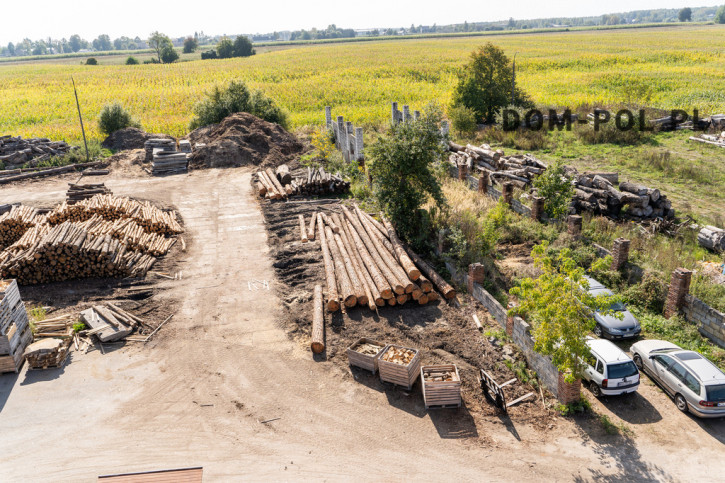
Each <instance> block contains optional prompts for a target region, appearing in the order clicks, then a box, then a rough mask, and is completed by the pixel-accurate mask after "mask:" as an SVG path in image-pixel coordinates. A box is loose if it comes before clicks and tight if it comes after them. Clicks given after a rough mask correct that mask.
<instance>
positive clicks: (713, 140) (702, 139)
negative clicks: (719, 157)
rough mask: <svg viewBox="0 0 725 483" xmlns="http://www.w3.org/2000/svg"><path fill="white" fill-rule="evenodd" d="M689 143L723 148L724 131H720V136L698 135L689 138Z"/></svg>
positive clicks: (724, 145)
mask: <svg viewBox="0 0 725 483" xmlns="http://www.w3.org/2000/svg"><path fill="white" fill-rule="evenodd" d="M690 141H697V142H699V143H705V144H712V145H714V146H720V147H721V148H725V131H722V132H721V133H720V134H700V135H699V136H690Z"/></svg>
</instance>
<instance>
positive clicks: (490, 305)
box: [445, 261, 561, 399]
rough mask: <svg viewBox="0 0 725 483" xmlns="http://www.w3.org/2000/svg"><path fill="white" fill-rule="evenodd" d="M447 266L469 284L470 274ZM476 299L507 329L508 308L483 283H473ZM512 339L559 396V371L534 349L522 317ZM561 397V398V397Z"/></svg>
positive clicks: (461, 282) (458, 280)
mask: <svg viewBox="0 0 725 483" xmlns="http://www.w3.org/2000/svg"><path fill="white" fill-rule="evenodd" d="M445 264H446V268H447V269H448V271H449V272H450V273H451V277H452V279H453V281H454V282H455V283H457V284H459V285H464V286H465V285H467V284H468V274H466V273H462V271H461V272H459V271H457V270H456V268H455V266H454V265H453V264H452V263H450V262H448V261H446V262H445ZM471 295H472V296H473V297H474V298H475V299H476V300H478V301H479V302H481V304H482V305H483V306H484V307H485V308H486V310H488V311H489V313H490V314H491V315H492V316H493V317H494V319H496V322H498V323H499V325H501V327H502V328H503V329H504V330H505V329H506V319H507V316H506V309H505V308H504V306H503V305H501V304H500V303H499V302H498V300H496V299H495V298H494V297H493V295H491V294H490V293H488V291H486V289H484V288H483V287H482V286H481V285H479V284H477V283H474V284H473V293H472V294H471ZM512 339H513V341H514V343H515V344H516V345H517V346H518V347H519V348H520V349H521V351H522V352H523V353H524V357H525V358H526V362H528V364H529V367H530V368H531V369H533V370H534V371H536V373H537V374H538V376H539V379H540V380H541V382H542V383H543V384H544V386H545V387H546V388H547V389H548V390H549V391H551V393H552V394H555V395H557V397H559V392H560V385H559V371H558V369H557V368H556V366H554V363H553V362H551V358H549V357H545V356H542V355H541V354H539V353H538V352H536V351H534V339H533V337H532V336H531V326H530V325H529V324H528V323H527V322H526V321H524V320H523V319H522V318H521V317H514V330H513V336H512ZM560 399H561V398H560Z"/></svg>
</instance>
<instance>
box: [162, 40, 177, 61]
mask: <svg viewBox="0 0 725 483" xmlns="http://www.w3.org/2000/svg"><path fill="white" fill-rule="evenodd" d="M178 58H179V53H178V52H177V51H176V49H174V46H173V45H171V44H168V45H165V46H164V47H163V49H161V62H163V63H164V64H171V63H172V62H174V61H176V60H177V59H178Z"/></svg>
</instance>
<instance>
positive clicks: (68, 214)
mask: <svg viewBox="0 0 725 483" xmlns="http://www.w3.org/2000/svg"><path fill="white" fill-rule="evenodd" d="M11 213H12V212H11ZM3 216H5V215H3ZM33 222H34V223H35V224H34V225H30V224H27V223H26V225H25V232H24V233H22V234H21V236H20V237H19V238H18V239H17V240H15V241H14V242H13V243H12V244H11V245H10V246H8V247H7V248H6V249H5V250H3V251H2V252H0V275H2V276H4V277H10V278H17V279H18V281H19V282H20V283H22V284H25V285H31V284H37V283H48V282H56V281H63V280H70V279H75V278H90V277H128V276H133V277H143V276H145V275H146V273H147V272H148V270H149V269H150V268H151V267H152V266H153V264H154V263H155V262H156V258H157V257H160V256H163V255H165V254H166V253H167V252H168V251H169V249H171V247H172V246H173V245H174V243H175V242H176V238H171V236H173V235H176V234H179V233H181V231H182V229H181V226H180V225H179V224H178V222H177V221H176V217H175V214H173V213H169V212H164V211H161V210H159V209H158V208H156V207H154V206H153V205H151V204H150V203H148V202H144V203H141V202H138V201H136V200H130V199H128V198H115V197H112V196H110V195H96V196H95V197H93V198H91V199H87V200H83V201H80V202H79V203H77V204H74V205H69V204H67V203H63V204H62V205H61V206H59V207H58V208H57V209H56V210H53V211H52V212H50V213H49V214H48V215H46V216H40V217H38V216H36V217H35V218H33ZM15 233H17V230H16V232H15Z"/></svg>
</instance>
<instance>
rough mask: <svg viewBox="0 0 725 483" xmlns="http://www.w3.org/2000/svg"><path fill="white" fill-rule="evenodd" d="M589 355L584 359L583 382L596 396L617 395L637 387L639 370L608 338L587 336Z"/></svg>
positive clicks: (632, 390) (634, 389)
mask: <svg viewBox="0 0 725 483" xmlns="http://www.w3.org/2000/svg"><path fill="white" fill-rule="evenodd" d="M587 346H589V351H590V352H591V357H590V358H589V360H587V361H586V363H587V367H586V369H585V370H584V377H583V379H584V381H583V382H584V383H586V384H587V385H588V386H589V390H590V391H591V392H592V394H594V395H595V396H596V397H599V396H602V395H604V396H617V395H619V394H627V393H630V392H634V391H636V390H637V388H638V387H639V370H638V369H637V366H636V365H635V364H634V361H632V359H630V358H629V356H628V355H627V354H625V353H624V352H623V351H622V350H621V349H620V348H619V347H617V346H616V345H614V344H612V343H611V342H609V341H608V340H604V339H594V338H592V337H588V338H587Z"/></svg>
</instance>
